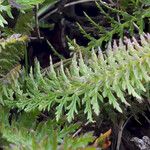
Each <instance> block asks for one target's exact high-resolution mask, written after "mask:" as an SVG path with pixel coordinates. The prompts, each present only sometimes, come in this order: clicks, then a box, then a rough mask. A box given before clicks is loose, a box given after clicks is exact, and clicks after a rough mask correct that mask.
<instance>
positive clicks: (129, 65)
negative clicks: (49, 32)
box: [1, 34, 150, 122]
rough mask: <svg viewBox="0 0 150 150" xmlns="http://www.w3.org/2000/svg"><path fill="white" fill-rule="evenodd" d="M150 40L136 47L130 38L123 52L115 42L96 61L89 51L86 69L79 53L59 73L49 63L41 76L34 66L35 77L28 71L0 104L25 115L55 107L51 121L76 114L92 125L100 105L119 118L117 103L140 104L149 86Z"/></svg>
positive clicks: (6, 90)
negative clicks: (130, 100)
mask: <svg viewBox="0 0 150 150" xmlns="http://www.w3.org/2000/svg"><path fill="white" fill-rule="evenodd" d="M149 40H150V37H149V34H147V35H145V37H144V36H142V35H141V44H142V46H140V45H139V43H138V42H137V41H136V39H135V38H133V42H131V41H130V39H126V42H127V49H126V48H125V45H124V44H123V43H122V41H121V40H120V42H119V46H117V44H116V42H114V44H113V48H111V44H109V46H108V49H107V51H106V52H107V55H106V54H102V52H101V51H100V50H99V55H98V56H96V54H95V52H94V50H93V51H92V56H91V58H89V60H88V63H85V61H84V59H83V58H82V54H81V53H80V56H79V59H77V58H76V57H77V56H76V55H75V56H74V58H73V59H72V64H71V66H70V68H68V69H64V67H63V64H61V67H60V69H59V70H58V73H56V71H55V70H54V68H53V65H52V62H51V66H50V71H49V72H48V73H47V75H45V76H43V75H42V74H41V71H40V66H39V63H37V64H36V67H35V70H34V72H35V74H33V71H32V68H31V72H30V75H29V76H27V77H26V76H25V77H24V78H22V79H20V80H16V81H15V85H13V86H7V87H5V92H4V95H3V96H2V100H1V101H3V103H4V105H6V106H9V107H17V108H19V109H21V110H25V111H27V112H30V111H33V110H36V109H38V110H40V111H42V110H48V111H49V110H51V108H52V107H55V108H56V109H55V114H56V119H57V120H59V119H60V117H61V116H62V114H65V115H66V116H67V120H68V121H69V122H70V121H72V119H73V118H74V116H75V114H78V112H79V110H81V109H83V111H84V113H85V114H87V119H88V120H89V121H92V120H93V117H92V116H93V111H94V112H95V114H96V115H99V113H100V109H101V107H102V105H105V104H107V103H109V105H112V106H113V108H115V109H116V110H118V111H119V112H122V108H121V105H120V104H121V103H123V104H125V105H127V106H129V105H130V104H129V103H128V101H127V100H126V98H125V95H126V94H129V95H132V96H133V97H135V98H136V100H137V101H139V102H142V97H141V94H142V92H146V91H147V90H148V89H146V86H145V84H146V83H149V81H150V77H149V72H150V66H149V64H150V41H149ZM13 95H15V98H13ZM123 107H125V106H123Z"/></svg>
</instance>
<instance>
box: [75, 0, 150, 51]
mask: <svg viewBox="0 0 150 150" xmlns="http://www.w3.org/2000/svg"><path fill="white" fill-rule="evenodd" d="M118 3H119V4H118ZM112 5H113V6H112ZM145 5H146V6H147V5H149V2H148V1H144V3H143V1H141V0H137V1H132V0H127V1H124V0H123V1H118V2H116V1H115V2H114V3H113V4H108V3H105V2H103V1H102V0H100V2H96V6H97V8H98V9H99V11H100V12H101V14H102V15H103V16H102V17H103V18H104V20H105V22H107V25H106V26H108V27H105V26H104V25H103V24H102V23H101V22H96V21H94V20H93V19H92V18H91V17H89V16H88V14H86V13H85V16H86V18H87V20H88V21H89V22H90V23H91V25H92V26H93V27H94V28H95V29H96V32H97V35H98V36H99V37H98V38H95V37H93V36H92V33H87V32H86V30H84V28H83V27H82V26H81V25H80V24H78V26H79V28H80V31H81V33H82V34H83V35H84V36H85V37H86V38H87V39H88V40H89V41H90V42H89V43H88V47H86V48H85V49H86V50H91V49H92V48H93V47H94V48H96V47H98V46H101V45H102V44H103V42H108V41H111V40H112V39H113V37H114V36H116V35H117V37H121V38H123V36H126V35H131V36H133V35H134V34H135V33H137V31H138V32H139V33H140V34H141V33H143V31H144V30H145V20H146V19H147V18H149V17H150V8H149V7H144V6H145ZM147 23H148V24H149V20H148V21H147ZM148 28H149V27H147V29H146V30H148Z"/></svg>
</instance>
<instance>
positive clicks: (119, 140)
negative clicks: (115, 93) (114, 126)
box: [116, 119, 124, 150]
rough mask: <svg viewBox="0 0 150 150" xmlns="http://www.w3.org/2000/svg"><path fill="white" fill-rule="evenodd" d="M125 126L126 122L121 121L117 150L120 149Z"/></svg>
mask: <svg viewBox="0 0 150 150" xmlns="http://www.w3.org/2000/svg"><path fill="white" fill-rule="evenodd" d="M123 124H124V120H123V119H121V121H120V123H119V132H118V138H117V146H116V150H119V149H120V144H121V138H122V132H123Z"/></svg>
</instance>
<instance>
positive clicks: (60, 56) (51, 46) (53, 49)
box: [46, 40, 65, 60]
mask: <svg viewBox="0 0 150 150" xmlns="http://www.w3.org/2000/svg"><path fill="white" fill-rule="evenodd" d="M46 42H47V44H48V45H49V47H50V48H51V49H52V51H53V52H54V54H56V55H57V56H58V57H59V58H60V59H62V60H64V59H65V57H64V56H63V55H60V54H59V53H58V52H57V51H56V50H55V48H54V47H53V45H52V44H51V43H50V42H49V41H48V40H46Z"/></svg>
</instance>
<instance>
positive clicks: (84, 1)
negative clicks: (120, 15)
mask: <svg viewBox="0 0 150 150" xmlns="http://www.w3.org/2000/svg"><path fill="white" fill-rule="evenodd" d="M95 1H99V0H79V1H75V2H70V3H67V4H65V5H64V8H66V7H69V6H73V5H76V4H80V3H87V2H95ZM57 11H58V8H55V9H54V10H52V11H50V12H49V13H47V14H46V15H45V16H44V17H42V18H41V19H39V20H40V21H42V20H44V19H46V18H48V17H49V16H51V15H52V14H54V13H56V12H57Z"/></svg>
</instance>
